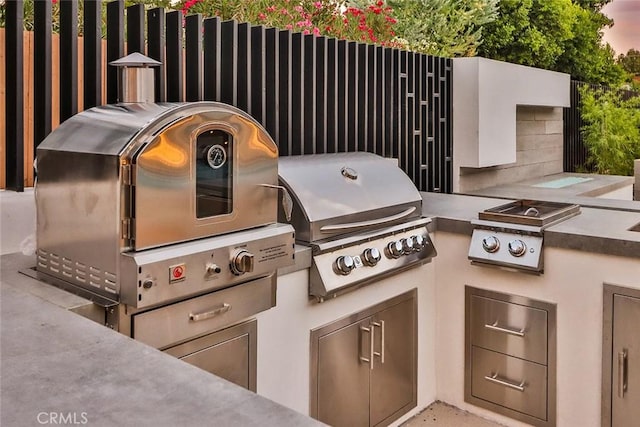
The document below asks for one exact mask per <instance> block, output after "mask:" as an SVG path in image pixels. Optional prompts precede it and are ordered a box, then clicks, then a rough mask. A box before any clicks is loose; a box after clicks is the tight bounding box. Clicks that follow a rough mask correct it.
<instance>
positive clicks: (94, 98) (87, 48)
mask: <svg viewBox="0 0 640 427" xmlns="http://www.w3.org/2000/svg"><path fill="white" fill-rule="evenodd" d="M83 13H84V33H83V36H84V37H83V39H82V40H83V61H84V103H83V108H84V109H85V110H86V109H88V108H91V107H95V106H96V105H101V104H102V0H85V1H84V10H83Z"/></svg>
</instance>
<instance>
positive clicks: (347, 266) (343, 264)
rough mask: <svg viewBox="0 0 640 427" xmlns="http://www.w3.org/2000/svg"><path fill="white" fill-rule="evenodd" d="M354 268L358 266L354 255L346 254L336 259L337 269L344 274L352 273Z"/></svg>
mask: <svg viewBox="0 0 640 427" xmlns="http://www.w3.org/2000/svg"><path fill="white" fill-rule="evenodd" d="M354 268H356V263H355V261H354V260H353V257H352V256H349V255H344V256H340V257H338V259H336V270H337V271H338V273H340V274H342V275H343V276H346V275H347V274H349V273H351V270H353V269H354Z"/></svg>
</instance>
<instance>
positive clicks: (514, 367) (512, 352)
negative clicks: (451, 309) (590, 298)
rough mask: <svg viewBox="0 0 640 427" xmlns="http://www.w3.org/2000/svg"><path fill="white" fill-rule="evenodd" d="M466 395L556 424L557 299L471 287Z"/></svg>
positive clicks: (538, 423)
mask: <svg viewBox="0 0 640 427" xmlns="http://www.w3.org/2000/svg"><path fill="white" fill-rule="evenodd" d="M465 301H466V304H465V307H466V342H465V351H466V357H465V401H466V402H469V403H472V404H474V405H477V406H480V407H483V408H486V409H490V410H492V411H494V412H497V413H500V414H503V415H506V416H509V417H511V418H515V419H517V420H520V421H524V422H526V423H529V424H532V425H536V426H547V427H548V426H554V425H555V376H556V367H555V365H556V363H555V360H556V359H555V357H556V356H555V324H556V321H555V315H556V308H555V305H554V304H550V303H547V302H542V301H536V300H532V299H529V298H524V297H519V296H515V295H508V294H502V293H498V292H492V291H487V290H483V289H477V288H472V287H469V286H467V287H466V299H465Z"/></svg>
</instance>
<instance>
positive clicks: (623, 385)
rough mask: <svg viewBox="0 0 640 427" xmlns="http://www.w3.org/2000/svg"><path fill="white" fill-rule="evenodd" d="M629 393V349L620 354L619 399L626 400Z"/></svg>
mask: <svg viewBox="0 0 640 427" xmlns="http://www.w3.org/2000/svg"><path fill="white" fill-rule="evenodd" d="M626 391H627V349H626V348H624V349H622V351H620V352H618V397H620V398H622V399H624V393H625V392H626Z"/></svg>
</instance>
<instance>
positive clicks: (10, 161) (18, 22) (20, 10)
mask: <svg viewBox="0 0 640 427" xmlns="http://www.w3.org/2000/svg"><path fill="white" fill-rule="evenodd" d="M5 8H6V9H5V13H6V20H7V21H6V26H5V52H6V54H5V64H4V65H5V82H12V83H11V84H6V91H5V96H6V98H5V126H6V130H5V132H6V133H5V135H6V138H5V186H6V188H7V189H10V190H14V191H24V130H23V129H24V103H23V101H24V82H23V79H22V76H23V71H24V65H23V59H24V45H23V39H22V26H23V16H24V4H23V3H22V0H8V1H7V2H6V3H5Z"/></svg>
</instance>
